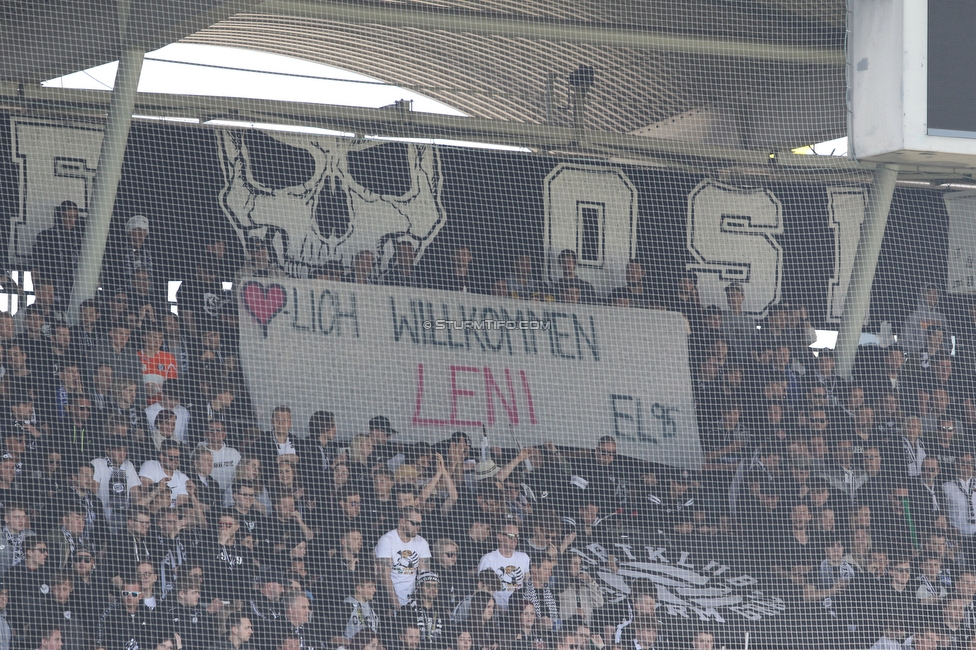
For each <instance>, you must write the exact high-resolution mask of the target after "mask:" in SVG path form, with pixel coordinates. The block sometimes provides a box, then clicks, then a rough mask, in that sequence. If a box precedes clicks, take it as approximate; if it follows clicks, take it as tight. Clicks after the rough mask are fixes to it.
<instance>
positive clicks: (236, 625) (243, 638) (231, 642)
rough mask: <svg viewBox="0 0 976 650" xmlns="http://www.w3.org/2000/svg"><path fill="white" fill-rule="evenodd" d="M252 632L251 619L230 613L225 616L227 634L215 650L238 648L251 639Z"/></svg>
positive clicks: (237, 649) (234, 649)
mask: <svg viewBox="0 0 976 650" xmlns="http://www.w3.org/2000/svg"><path fill="white" fill-rule="evenodd" d="M253 632H254V628H252V627H251V619H249V618H247V617H246V616H242V615H241V614H240V613H236V614H231V615H230V616H229V617H228V618H227V634H226V636H224V638H223V639H222V640H221V642H220V643H219V644H218V645H217V648H216V650H240V648H241V647H244V646H246V644H247V642H248V641H250V640H251V634H253ZM299 647H300V646H299Z"/></svg>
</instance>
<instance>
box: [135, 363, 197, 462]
mask: <svg viewBox="0 0 976 650" xmlns="http://www.w3.org/2000/svg"><path fill="white" fill-rule="evenodd" d="M167 354H168V353H167ZM180 393H181V384H180V383H179V382H178V381H177V379H176V375H175V373H172V376H167V377H166V381H164V382H162V384H161V387H160V389H159V393H158V395H157V399H156V400H155V402H154V403H152V404H150V405H149V406H148V407H147V408H146V416H145V417H146V420H147V421H148V422H149V428H150V429H152V428H154V427H155V426H156V416H157V415H158V414H159V413H160V411H163V410H167V411H172V412H173V414H175V415H176V423H175V426H176V428H175V434H176V439H177V440H179V441H180V442H182V443H183V444H187V442H188V441H189V433H188V432H189V428H190V412H189V410H187V408H186V407H185V406H183V404H181V403H180V399H181V398H180ZM158 448H159V445H158V444H157V449H158Z"/></svg>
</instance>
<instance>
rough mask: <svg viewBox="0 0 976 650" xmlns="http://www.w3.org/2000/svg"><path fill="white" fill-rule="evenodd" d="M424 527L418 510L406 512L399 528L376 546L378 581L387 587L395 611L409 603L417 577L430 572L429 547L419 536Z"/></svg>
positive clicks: (402, 515)
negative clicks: (427, 570)
mask: <svg viewBox="0 0 976 650" xmlns="http://www.w3.org/2000/svg"><path fill="white" fill-rule="evenodd" d="M422 523H423V515H421V514H420V511H419V510H415V509H412V508H411V509H407V510H404V511H403V514H401V515H400V521H399V523H398V524H397V527H396V528H394V529H393V530H391V531H390V532H388V533H387V534H385V535H383V536H382V537H380V541H379V542H378V543H377V544H376V553H375V555H376V575H377V580H378V581H379V582H380V583H381V584H382V585H383V586H384V587H386V593H387V596H388V597H389V599H390V604H391V605H393V608H394V609H396V610H399V609H400V607H402V606H403V605H406V604H407V601H408V600H410V596H412V595H413V590H414V588H415V587H416V586H417V575H418V574H419V573H420V572H421V571H425V570H426V569H427V564H428V560H429V559H430V546H428V545H427V540H425V539H424V538H423V537H421V536H420V535H419V533H420V526H421V524H422Z"/></svg>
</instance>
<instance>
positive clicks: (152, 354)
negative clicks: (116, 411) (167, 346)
mask: <svg viewBox="0 0 976 650" xmlns="http://www.w3.org/2000/svg"><path fill="white" fill-rule="evenodd" d="M162 345H163V332H162V330H160V329H159V328H157V327H156V326H155V325H150V326H146V327H143V328H142V348H141V349H140V350H138V351H137V352H136V356H137V357H138V358H139V362H140V363H141V364H142V381H143V385H144V389H145V392H146V398H147V400H148V404H149V405H153V404H156V403H158V402H159V401H160V399H162V392H163V382H164V381H167V380H169V381H173V380H175V379H176V376H177V374H176V357H174V356H173V355H172V354H170V353H169V352H166V351H165V350H163V349H162Z"/></svg>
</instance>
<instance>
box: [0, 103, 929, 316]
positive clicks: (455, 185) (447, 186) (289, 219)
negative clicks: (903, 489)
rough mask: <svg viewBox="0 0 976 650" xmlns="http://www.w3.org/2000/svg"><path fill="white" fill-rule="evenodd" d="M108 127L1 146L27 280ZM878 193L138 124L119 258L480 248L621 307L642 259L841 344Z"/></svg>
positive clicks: (896, 237)
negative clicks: (775, 310) (576, 279)
mask: <svg viewBox="0 0 976 650" xmlns="http://www.w3.org/2000/svg"><path fill="white" fill-rule="evenodd" d="M100 138H101V131H100V127H98V126H97V125H92V124H90V123H81V122H68V121H61V122H55V121H51V120H46V119H30V118H25V117H23V116H20V115H8V116H5V117H4V119H2V120H0V139H2V140H3V141H4V142H9V143H10V148H9V152H10V154H9V155H7V156H0V211H2V215H3V222H2V224H0V226H2V227H0V245H3V244H5V245H6V250H7V251H8V263H9V265H10V267H11V268H24V267H25V263H26V259H27V257H26V256H27V255H28V254H29V251H30V246H31V243H32V241H33V238H34V237H35V236H36V234H37V233H38V232H39V231H40V230H42V229H44V228H46V227H48V226H49V225H51V223H52V211H53V208H54V206H56V205H57V204H58V203H60V201H62V200H64V199H71V200H74V201H75V202H77V203H78V204H79V205H82V206H83V207H86V206H87V201H88V200H89V199H90V192H91V182H92V179H93V177H94V170H95V168H96V163H97V157H98V150H99V149H98V145H99V143H100ZM867 189H868V188H865V187H858V186H852V185H844V184H843V183H837V184H834V185H824V184H814V183H809V182H797V183H790V184H786V183H776V184H770V185H766V186H763V187H761V188H744V187H729V186H727V185H724V184H722V183H719V182H716V181H712V180H709V179H708V178H706V177H704V176H696V175H693V174H688V173H684V172H677V171H669V170H665V169H661V168H643V167H638V166H625V165H602V164H600V163H595V162H593V161H568V160H557V159H555V158H552V157H546V156H538V155H533V154H528V153H515V152H499V151H489V150H477V149H461V148H447V147H438V148H435V147H430V146H426V145H414V144H403V143H388V142H386V143H384V142H379V141H375V140H351V139H343V138H329V137H324V136H313V135H302V134H290V133H270V132H259V131H236V130H223V129H212V128H208V127H194V126H183V125H170V124H158V123H146V122H135V123H134V124H133V126H132V130H131V133H130V138H129V148H128V151H127V154H126V158H125V164H124V168H123V174H122V180H121V183H120V185H119V193H118V199H117V203H116V216H115V219H114V222H113V230H112V235H111V237H112V239H113V240H117V239H119V238H121V237H122V235H123V234H124V233H123V226H124V223H125V221H126V219H128V217H129V216H131V215H132V214H145V215H147V216H148V217H149V219H150V222H151V224H152V235H151V237H152V241H153V244H154V245H155V246H156V247H157V248H158V250H160V251H161V252H162V254H160V255H158V256H157V257H158V260H159V264H160V266H161V269H160V270H161V271H162V274H163V275H164V276H165V277H167V278H170V279H183V278H185V277H186V276H187V275H188V268H189V267H188V265H187V264H188V260H189V259H190V257H191V256H192V255H193V254H194V253H195V252H196V251H197V250H199V248H200V247H201V245H202V242H203V241H204V239H206V238H209V237H212V236H214V235H219V236H222V237H224V238H226V239H227V240H228V241H233V242H235V246H234V247H233V249H234V250H233V251H232V252H231V254H232V255H233V256H234V258H235V259H237V260H242V259H243V248H242V246H240V245H239V244H240V241H241V240H242V239H243V238H244V237H247V236H259V237H263V238H266V239H267V240H268V241H269V243H271V244H272V247H273V249H274V251H275V253H276V255H278V257H279V260H280V261H281V263H282V264H283V265H284V266H285V267H286V268H288V269H289V271H291V272H293V273H294V274H296V275H302V274H303V273H304V272H305V271H306V270H307V268H308V267H310V266H316V265H319V264H322V263H324V262H326V261H335V260H339V261H342V262H343V263H345V264H347V265H348V264H349V262H350V261H351V258H352V255H353V254H355V252H357V251H358V250H360V249H362V248H369V249H371V250H374V251H376V252H377V253H378V258H379V260H380V263H381V265H382V266H384V267H385V266H386V264H388V262H389V259H390V256H391V255H392V251H393V242H395V241H397V240H408V241H411V243H413V244H414V245H415V247H416V248H417V250H418V251H419V253H420V254H421V258H420V261H419V265H420V267H421V270H422V271H423V270H424V269H425V267H426V268H431V267H437V266H440V265H445V264H446V263H447V262H446V261H447V257H448V255H449V251H450V250H451V249H452V248H453V247H454V246H455V245H456V244H458V243H464V244H467V245H468V246H469V247H470V248H471V249H472V251H473V252H474V255H475V261H474V267H475V269H476V271H477V274H478V276H479V277H480V278H481V279H482V280H481V283H482V288H483V289H484V290H485V291H488V290H489V288H490V285H491V283H492V281H493V280H494V279H495V278H498V277H505V276H507V275H509V273H510V268H511V263H512V260H513V259H514V257H515V256H516V255H518V254H528V255H531V256H532V257H533V259H534V260H535V262H536V266H537V268H538V269H540V271H541V272H546V271H545V269H548V268H549V267H554V266H555V261H554V255H555V253H557V252H558V250H561V249H563V248H574V249H576V250H577V251H578V253H579V254H580V257H581V266H580V275H581V276H582V277H584V278H585V279H587V280H589V281H590V282H592V283H593V284H594V285H595V286H596V287H597V289H598V290H599V291H601V292H602V293H604V294H605V293H606V292H607V291H608V290H609V289H610V288H612V287H613V286H619V285H621V284H623V266H624V263H625V262H626V260H627V258H629V257H633V258H636V259H638V260H639V261H641V262H643V264H644V266H645V268H646V269H647V272H648V278H647V282H648V285H649V286H651V287H652V288H654V289H660V290H662V291H667V292H670V290H671V288H672V287H673V285H674V281H675V279H676V278H677V277H678V275H679V274H680V273H682V272H684V271H685V270H686V269H690V270H693V271H697V272H698V274H699V278H700V286H701V292H702V294H703V298H704V300H705V302H706V303H708V302H713V303H715V304H722V303H723V302H724V298H723V297H722V291H721V289H722V288H723V287H724V286H725V285H726V284H727V283H728V282H730V281H732V280H737V281H740V282H742V283H743V285H744V286H745V287H746V293H747V300H746V310H747V311H748V312H751V313H753V314H755V315H757V316H758V315H762V314H764V313H765V312H766V311H767V309H768V308H769V307H770V306H772V305H774V304H777V303H780V302H783V301H788V302H790V303H795V304H802V305H805V306H806V307H807V309H808V311H809V313H810V316H811V319H812V321H813V323H814V324H815V325H816V326H817V327H828V328H836V325H837V323H838V322H839V317H840V314H841V312H842V305H843V296H844V292H845V291H846V286H847V284H846V283H847V281H848V280H849V274H850V269H851V267H852V260H853V255H854V252H855V251H856V248H857V242H858V238H859V236H860V230H859V224H860V220H861V219H863V206H864V204H865V202H866V192H867ZM941 196H942V193H941V192H938V191H934V190H918V189H914V188H899V189H898V190H897V191H896V194H895V198H894V201H893V203H892V207H891V213H890V216H889V220H888V231H887V234H886V237H885V241H884V246H883V249H882V253H881V259H880V261H879V265H878V270H877V277H876V281H875V289H874V295H873V304H872V310H871V319H872V320H871V323H872V325H875V326H876V325H877V324H879V323H880V321H882V320H889V321H892V322H894V323H895V324H896V325H897V324H898V323H900V321H901V319H902V318H903V317H904V315H905V314H907V312H908V311H909V310H910V309H912V308H913V307H914V305H915V302H916V297H917V291H918V289H919V288H920V287H921V286H923V285H924V284H926V283H929V282H932V283H935V284H938V285H940V286H944V284H945V274H946V250H947V215H946V209H945V205H944V203H943V201H942V198H941Z"/></svg>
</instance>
